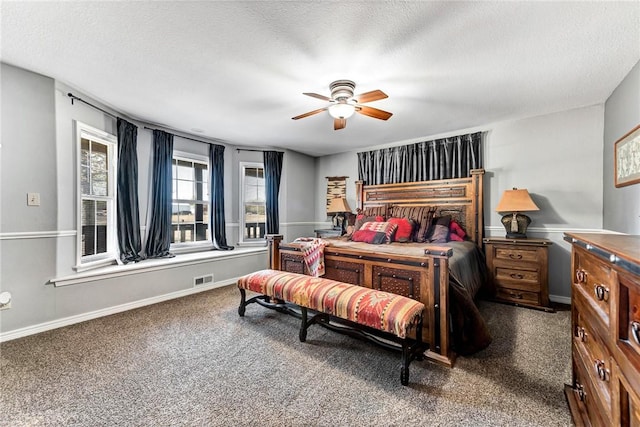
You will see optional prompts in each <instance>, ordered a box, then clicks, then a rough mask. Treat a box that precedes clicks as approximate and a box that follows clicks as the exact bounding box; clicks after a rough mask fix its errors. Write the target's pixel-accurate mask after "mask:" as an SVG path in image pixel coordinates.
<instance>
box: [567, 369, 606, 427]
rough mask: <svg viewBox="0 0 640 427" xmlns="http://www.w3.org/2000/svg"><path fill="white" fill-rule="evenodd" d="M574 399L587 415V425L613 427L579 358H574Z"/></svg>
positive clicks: (581, 411)
mask: <svg viewBox="0 0 640 427" xmlns="http://www.w3.org/2000/svg"><path fill="white" fill-rule="evenodd" d="M573 373H574V385H573V398H574V400H575V401H576V403H577V404H578V406H579V412H580V413H582V414H583V415H586V418H587V419H586V420H584V421H586V422H585V424H586V425H591V426H594V427H600V426H608V425H611V422H610V421H609V419H610V418H609V416H608V413H607V412H605V410H604V408H603V407H602V402H601V401H600V400H599V398H598V395H597V394H596V393H595V392H594V389H593V385H592V384H591V380H590V378H589V376H588V374H587V373H586V369H585V366H584V364H583V363H582V360H581V359H580V358H579V357H574V358H573Z"/></svg>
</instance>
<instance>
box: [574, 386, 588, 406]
mask: <svg viewBox="0 0 640 427" xmlns="http://www.w3.org/2000/svg"><path fill="white" fill-rule="evenodd" d="M575 392H576V394H577V395H578V399H580V402H584V401H585V400H586V399H587V393H586V392H585V391H584V386H583V385H582V384H580V383H576V388H575Z"/></svg>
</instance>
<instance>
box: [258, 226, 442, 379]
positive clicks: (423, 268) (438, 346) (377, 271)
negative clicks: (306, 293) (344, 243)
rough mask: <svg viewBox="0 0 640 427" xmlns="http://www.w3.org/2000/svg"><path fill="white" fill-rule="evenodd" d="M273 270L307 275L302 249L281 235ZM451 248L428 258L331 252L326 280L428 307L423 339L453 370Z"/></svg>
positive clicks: (433, 356) (272, 242) (275, 238)
mask: <svg viewBox="0 0 640 427" xmlns="http://www.w3.org/2000/svg"><path fill="white" fill-rule="evenodd" d="M267 241H268V245H269V268H271V269H274V270H282V271H288V272H292V273H300V274H306V273H307V271H306V267H305V264H304V259H303V256H302V253H301V250H300V246H299V245H297V244H293V243H287V244H285V243H282V236H281V235H267ZM451 254H452V253H451V249H450V248H448V247H433V246H432V247H430V248H429V250H425V253H424V255H423V256H406V255H403V256H399V255H393V254H380V253H374V252H362V251H357V250H353V249H349V248H335V247H326V248H325V254H324V257H325V270H326V271H325V275H324V276H323V277H325V278H327V279H332V280H338V281H340V282H345V283H351V284H354V285H359V286H364V287H367V288H371V289H379V290H382V291H385V292H391V293H394V294H398V295H403V296H406V297H409V298H413V299H415V300H417V301H420V302H422V303H423V304H424V305H425V307H426V313H425V317H424V325H423V330H422V340H423V342H425V343H427V344H428V345H429V349H428V350H427V351H426V352H425V357H427V358H428V359H430V360H432V361H435V362H438V363H440V364H444V365H446V366H450V367H451V366H453V363H454V360H455V354H454V353H453V351H452V349H451V342H450V335H449V331H450V330H451V328H450V316H449V299H448V298H449V293H448V289H449V273H448V272H449V264H448V263H449V257H450V256H451Z"/></svg>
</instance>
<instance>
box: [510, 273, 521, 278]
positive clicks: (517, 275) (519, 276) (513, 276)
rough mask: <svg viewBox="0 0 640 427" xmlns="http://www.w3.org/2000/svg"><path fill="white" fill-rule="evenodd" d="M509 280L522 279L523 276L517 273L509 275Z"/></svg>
mask: <svg viewBox="0 0 640 427" xmlns="http://www.w3.org/2000/svg"><path fill="white" fill-rule="evenodd" d="M511 278H512V279H524V276H523V275H522V274H519V273H511Z"/></svg>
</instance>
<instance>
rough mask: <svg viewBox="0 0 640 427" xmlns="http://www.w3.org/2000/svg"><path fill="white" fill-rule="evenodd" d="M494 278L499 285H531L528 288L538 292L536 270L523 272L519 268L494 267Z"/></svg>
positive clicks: (538, 277) (538, 273) (538, 280)
mask: <svg viewBox="0 0 640 427" xmlns="http://www.w3.org/2000/svg"><path fill="white" fill-rule="evenodd" d="M494 277H495V280H496V281H497V282H498V283H499V284H501V285H505V284H508V283H518V284H522V285H527V284H530V285H532V286H529V288H530V289H531V290H538V289H539V286H540V272H539V271H538V270H537V269H532V270H523V269H519V268H509V267H501V266H496V268H495V273H494ZM519 287H520V286H519Z"/></svg>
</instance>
